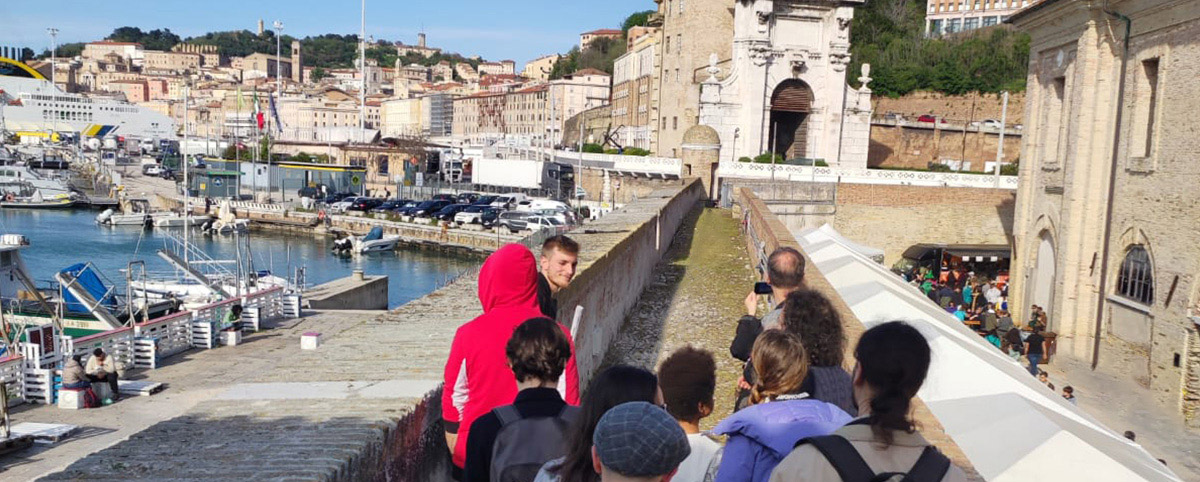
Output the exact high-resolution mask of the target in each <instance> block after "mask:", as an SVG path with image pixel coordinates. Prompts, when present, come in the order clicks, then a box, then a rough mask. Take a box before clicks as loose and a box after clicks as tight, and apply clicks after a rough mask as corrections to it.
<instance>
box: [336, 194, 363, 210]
mask: <svg viewBox="0 0 1200 482" xmlns="http://www.w3.org/2000/svg"><path fill="white" fill-rule="evenodd" d="M359 199H363V198H360V197H358V196H351V197H347V198H343V199H342V200H341V201H338V202H335V203H333V204H330V205H329V212H331V213H344V212H346V210H347V209H350V206H351V205H352V204H354V203H356V202H358V200H359Z"/></svg>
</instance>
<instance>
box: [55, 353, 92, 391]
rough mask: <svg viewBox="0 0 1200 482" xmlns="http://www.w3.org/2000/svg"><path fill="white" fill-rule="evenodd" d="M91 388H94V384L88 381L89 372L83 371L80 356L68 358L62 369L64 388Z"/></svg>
mask: <svg viewBox="0 0 1200 482" xmlns="http://www.w3.org/2000/svg"><path fill="white" fill-rule="evenodd" d="M90 386H92V382H91V381H89V380H88V375H87V372H85V371H84V370H83V363H81V362H80V361H79V355H75V356H73V357H71V358H68V359H67V363H66V364H64V365H63V369H62V387H63V388H88V387H90Z"/></svg>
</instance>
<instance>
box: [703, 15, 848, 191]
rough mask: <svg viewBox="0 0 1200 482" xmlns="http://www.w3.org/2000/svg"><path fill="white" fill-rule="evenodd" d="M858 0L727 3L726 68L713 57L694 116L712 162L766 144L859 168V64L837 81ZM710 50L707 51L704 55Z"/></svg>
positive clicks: (751, 153) (750, 153) (760, 150)
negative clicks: (853, 81) (711, 145)
mask: <svg viewBox="0 0 1200 482" xmlns="http://www.w3.org/2000/svg"><path fill="white" fill-rule="evenodd" d="M863 3H864V0H842V1H839V2H828V1H818V0H737V1H736V2H734V18H733V28H734V34H733V48H732V52H733V53H732V58H731V59H729V60H730V62H729V65H730V66H731V67H730V68H729V69H728V71H727V72H723V71H722V69H720V68H718V67H717V65H718V64H719V63H720V61H721V59H717V58H713V59H712V60H711V62H710V64H711V65H710V66H709V68H708V73H709V77H708V79H707V80H705V81H704V82H703V83H702V84H701V85H700V119H699V123H700V124H702V125H706V126H709V127H712V128H713V129H714V130H716V132H717V133H718V135H719V136H720V138H721V151H720V160H721V162H729V161H736V160H737V159H738V158H741V157H755V156H758V155H760V154H764V153H769V152H772V151H773V150H774V151H776V152H777V153H778V154H782V155H783V156H784V157H785V158H787V159H796V158H805V159H813V160H821V161H824V162H826V163H828V164H829V165H830V166H837V167H842V168H866V167H867V150H868V147H869V146H870V138H871V89H870V88H868V87H867V83H869V82H870V80H871V79H870V77H869V70H868V69H869V67H867V66H865V65H864V69H863V72H862V75H861V76H860V77H858V79H859V81H860V82H862V86H861V87H860V88H858V89H853V88H851V87H850V86H849V85H847V83H846V76H847V72H846V69H847V67H848V66H849V64H850V21H851V20H852V19H853V18H854V8H855V7H857V6H859V5H862V4H863ZM714 57H715V56H714Z"/></svg>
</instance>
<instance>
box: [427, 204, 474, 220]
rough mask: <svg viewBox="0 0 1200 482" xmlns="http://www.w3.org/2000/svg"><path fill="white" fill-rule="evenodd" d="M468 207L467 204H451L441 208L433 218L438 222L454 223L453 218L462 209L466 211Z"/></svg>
mask: <svg viewBox="0 0 1200 482" xmlns="http://www.w3.org/2000/svg"><path fill="white" fill-rule="evenodd" d="M468 206H469V205H467V204H451V205H449V206H446V207H444V208H442V210H441V211H438V212H437V214H434V215H433V217H434V218H436V219H437V220H439V221H447V222H449V221H454V216H455V215H457V214H458V213H459V212H461V211H462V210H463V209H466V208H467V207H468Z"/></svg>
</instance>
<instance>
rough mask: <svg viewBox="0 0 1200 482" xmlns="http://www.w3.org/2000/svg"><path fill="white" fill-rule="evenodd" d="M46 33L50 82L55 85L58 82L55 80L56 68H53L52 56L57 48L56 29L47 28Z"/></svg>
mask: <svg viewBox="0 0 1200 482" xmlns="http://www.w3.org/2000/svg"><path fill="white" fill-rule="evenodd" d="M46 33H49V34H50V83H51V84H53V85H55V86H57V85H58V83H57V82H56V80H55V73H56V72H55V70H57V69H55V68H54V56H55V53H56V51H57V50H58V29H57V28H54V27H50V28H47V29H46Z"/></svg>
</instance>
